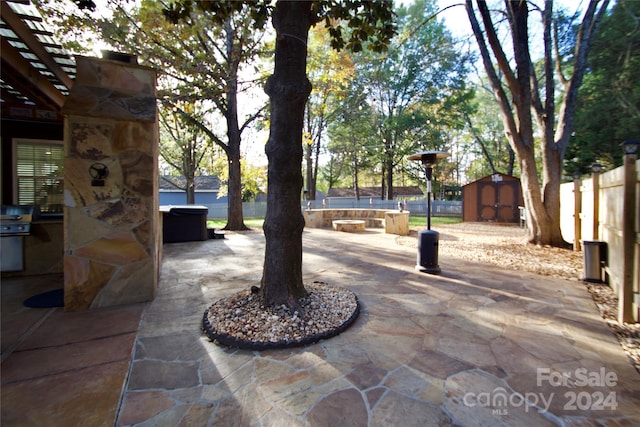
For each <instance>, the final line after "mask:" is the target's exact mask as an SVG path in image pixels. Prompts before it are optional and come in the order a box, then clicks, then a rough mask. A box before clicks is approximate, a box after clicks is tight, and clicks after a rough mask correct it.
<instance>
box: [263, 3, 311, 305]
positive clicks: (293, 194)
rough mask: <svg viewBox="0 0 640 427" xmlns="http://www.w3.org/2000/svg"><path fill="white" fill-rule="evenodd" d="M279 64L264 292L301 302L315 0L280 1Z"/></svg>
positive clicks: (275, 301)
mask: <svg viewBox="0 0 640 427" xmlns="http://www.w3.org/2000/svg"><path fill="white" fill-rule="evenodd" d="M272 21H273V27H274V28H275V30H276V48H275V68H274V72H273V75H272V76H270V77H269V79H268V80H267V83H266V85H265V92H266V93H267V95H269V99H270V101H271V128H270V132H269V140H268V141H267V145H266V148H265V151H266V154H267V158H268V161H269V165H268V174H267V176H268V191H267V214H266V218H265V222H264V226H263V228H264V233H265V238H266V249H265V260H264V269H263V273H262V281H261V284H262V287H261V295H262V298H263V303H264V304H265V305H266V306H275V305H281V304H285V305H287V306H288V307H290V308H299V304H298V299H299V298H300V297H302V296H304V295H305V294H306V291H305V289H304V285H303V283H302V230H303V229H304V218H303V216H302V212H301V210H300V197H301V190H302V184H303V179H302V173H301V165H302V155H303V149H302V129H303V124H304V107H305V104H306V102H307V99H308V97H309V94H310V93H311V83H310V82H309V80H308V79H307V76H306V63H307V38H308V33H309V28H310V27H311V24H312V14H311V2H303V1H300V2H298V1H278V2H277V4H276V7H275V10H274V12H273V17H272Z"/></svg>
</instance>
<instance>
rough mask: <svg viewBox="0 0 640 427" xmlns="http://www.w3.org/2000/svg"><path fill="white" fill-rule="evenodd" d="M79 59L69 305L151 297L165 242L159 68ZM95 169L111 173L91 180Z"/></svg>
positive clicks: (69, 147) (72, 128) (67, 261)
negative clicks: (160, 193)
mask: <svg viewBox="0 0 640 427" xmlns="http://www.w3.org/2000/svg"><path fill="white" fill-rule="evenodd" d="M76 63H77V70H78V73H77V77H76V81H75V83H74V86H73V88H72V89H71V92H70V94H69V96H68V98H67V100H66V102H65V104H64V108H63V112H64V115H65V136H64V140H65V141H64V143H65V160H64V181H65V190H64V249H65V254H64V291H65V292H64V303H65V310H67V311H77V310H84V309H88V308H93V307H106V306H113V305H120V304H129V303H136V302H144V301H150V300H152V299H153V298H154V296H155V292H156V288H157V282H158V266H159V262H160V259H159V258H160V255H159V254H160V249H161V246H160V245H161V242H162V239H161V236H160V235H159V230H160V227H159V215H158V213H157V212H158V197H157V194H158V172H157V171H158V164H157V162H158V160H157V159H158V126H157V120H156V89H155V82H156V73H155V71H154V70H153V69H150V68H147V67H142V66H138V65H136V64H131V63H124V62H118V61H111V60H103V59H97V58H87V57H80V56H79V57H76ZM92 166H95V167H97V168H98V169H100V168H103V167H106V168H107V169H108V176H106V177H105V178H104V179H103V180H102V182H92V181H93V179H92V175H91V172H92V171H91V170H90V169H91V168H92ZM93 175H94V177H95V170H94V171H93ZM100 184H102V185H100Z"/></svg>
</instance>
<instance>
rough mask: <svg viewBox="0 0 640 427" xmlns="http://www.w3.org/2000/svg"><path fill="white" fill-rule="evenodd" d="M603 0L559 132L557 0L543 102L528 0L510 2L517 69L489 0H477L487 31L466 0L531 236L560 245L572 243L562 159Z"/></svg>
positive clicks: (547, 31) (580, 46) (588, 23)
mask: <svg viewBox="0 0 640 427" xmlns="http://www.w3.org/2000/svg"><path fill="white" fill-rule="evenodd" d="M598 2H599V0H592V1H591V2H590V4H589V7H588V9H587V12H586V13H585V17H584V19H583V22H582V25H581V29H580V32H579V37H578V43H577V45H576V52H575V60H574V64H573V77H572V78H571V79H570V80H569V81H568V82H567V84H566V85H565V94H564V98H563V102H562V105H561V108H560V112H559V115H558V117H559V118H558V126H557V130H556V134H555V135H554V131H553V129H554V128H556V126H554V125H555V121H554V120H555V104H554V84H555V83H554V80H553V73H552V70H553V66H552V63H553V58H552V55H553V53H552V49H551V11H552V9H551V8H552V3H551V2H546V3H545V10H544V20H543V21H544V35H543V37H544V46H545V58H544V59H545V76H544V77H545V91H546V92H545V96H546V101H545V103H544V104H543V102H542V100H541V97H540V91H539V88H538V85H537V78H536V76H535V71H534V68H533V65H532V62H531V57H530V52H529V38H528V22H527V21H528V15H529V11H528V8H527V2H526V1H509V0H505V2H504V5H505V10H506V12H507V18H508V21H509V24H510V31H511V38H512V42H513V48H514V62H515V71H514V70H512V69H511V65H510V63H509V61H508V60H507V57H506V55H505V53H504V51H503V49H502V46H501V44H500V41H499V38H498V35H497V33H496V31H495V28H494V25H493V22H492V20H491V17H490V13H489V9H488V7H487V4H486V2H485V1H481V0H477V1H476V3H477V6H478V10H479V12H480V16H481V17H482V22H483V24H484V33H483V31H482V29H481V28H480V25H479V24H478V21H477V19H476V17H475V12H474V10H473V6H472V4H471V0H466V8H467V15H468V17H469V21H470V23H471V27H472V29H473V33H474V35H475V37H476V40H477V42H478V47H479V49H480V54H481V56H482V60H483V63H484V68H485V70H486V72H487V75H488V76H489V80H490V81H491V86H492V88H493V91H494V96H495V98H496V99H497V100H498V102H499V104H500V109H501V113H502V120H503V124H504V129H505V135H506V137H507V139H508V140H509V144H510V146H511V148H512V149H513V151H514V152H515V155H516V158H517V160H518V164H519V166H520V171H521V184H522V189H523V197H524V205H525V207H526V208H527V217H528V218H527V221H528V228H529V241H530V242H531V243H536V244H539V245H552V246H558V247H568V246H569V245H568V243H567V242H565V241H564V239H563V237H562V233H561V230H560V183H561V174H562V162H563V159H564V153H565V150H566V145H567V143H568V138H569V134H570V128H571V124H572V117H573V111H574V107H575V98H576V93H577V89H578V87H579V86H580V83H581V80H582V76H583V74H584V70H585V65H586V64H585V62H584V58H585V57H586V53H587V51H588V48H589V42H590V40H591V37H592V36H593V34H594V32H595V26H596V25H595V24H597V22H598V21H599V17H600V16H601V15H600V14H601V13H604V9H606V5H607V3H608V0H605V1H604V2H603V4H602V5H601V9H600V12H599V13H598V17H597V18H596V19H595V21H593V17H594V15H595V12H596V9H597V3H598ZM603 8H604V9H603ZM592 24H593V25H592ZM587 29H588V30H587ZM485 35H486V39H485ZM487 42H488V44H489V45H490V46H491V50H492V52H493V55H494V57H495V58H496V62H497V67H498V68H499V69H500V71H501V72H502V74H503V75H504V79H505V81H506V85H505V86H506V88H507V89H508V91H509V93H510V95H511V97H510V99H509V97H508V96H507V93H506V90H505V87H504V86H503V84H502V82H501V80H500V78H499V77H498V75H497V73H496V70H495V68H494V65H493V63H492V61H491V58H490V56H489V48H488V46H487ZM532 111H533V112H532ZM534 114H535V118H536V120H537V122H538V125H539V128H540V130H541V133H542V137H541V140H542V145H543V159H542V170H543V182H542V185H540V181H539V179H538V172H537V168H536V159H535V150H534V144H535V139H534V135H533V116H534Z"/></svg>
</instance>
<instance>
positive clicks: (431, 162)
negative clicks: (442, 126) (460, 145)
mask: <svg viewBox="0 0 640 427" xmlns="http://www.w3.org/2000/svg"><path fill="white" fill-rule="evenodd" d="M448 156H449V153H447V152H444V151H422V152H420V153H416V154H412V155H410V156H409V157H407V159H408V160H419V161H420V162H421V163H422V165H423V166H424V168H425V174H426V176H427V229H426V230H420V232H419V233H418V259H417V262H416V269H417V270H420V271H422V272H425V273H431V274H438V273H440V266H439V265H438V240H439V237H440V235H439V233H438V232H437V231H434V230H431V177H432V174H433V167H434V166H435V164H436V163H437V162H438V160H440V159H442V158H445V157H448Z"/></svg>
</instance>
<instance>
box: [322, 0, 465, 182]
mask: <svg viewBox="0 0 640 427" xmlns="http://www.w3.org/2000/svg"><path fill="white" fill-rule="evenodd" d="M436 11H437V5H436V2H435V1H431V0H429V1H426V0H419V1H416V2H415V3H413V4H412V5H411V6H409V7H408V8H407V7H401V8H399V9H397V10H396V14H397V16H398V22H399V24H398V35H397V37H395V38H394V39H393V40H392V41H391V44H390V45H389V48H388V50H387V51H386V52H385V53H383V54H377V53H375V52H362V53H360V54H358V55H354V56H353V61H354V63H355V64H356V75H357V78H356V79H355V80H354V82H352V87H351V88H350V94H351V95H350V96H349V97H347V98H345V99H344V101H343V105H342V108H341V110H340V111H341V113H340V114H339V115H338V119H339V120H338V121H336V122H334V123H332V125H331V126H330V137H331V140H332V142H331V144H330V146H329V148H330V151H331V152H332V153H333V155H334V156H336V157H337V158H339V159H342V161H343V162H345V163H349V164H350V165H351V166H350V167H343V168H341V170H342V172H343V173H348V174H353V173H354V168H355V167H356V166H358V165H359V168H360V169H361V170H362V169H366V170H367V171H369V172H371V171H372V170H376V171H377V173H378V174H380V173H384V174H386V177H387V180H393V174H394V173H399V175H403V174H404V175H408V176H410V177H412V178H413V179H414V180H415V182H422V181H423V179H421V178H420V176H421V174H422V173H423V171H422V169H421V168H420V167H419V165H413V164H412V163H407V162H406V157H407V155H409V154H411V153H413V152H415V151H421V150H433V149H446V148H447V147H448V144H449V142H450V140H451V138H450V136H451V135H450V132H451V131H453V130H454V129H459V128H462V127H463V126H464V120H463V118H462V115H461V114H460V110H461V103H462V102H463V101H464V100H466V99H468V98H469V97H470V96H471V94H472V91H471V90H470V89H468V88H467V85H466V75H467V66H468V59H469V58H468V57H467V56H466V55H464V54H461V52H460V50H459V49H458V48H457V46H456V45H455V41H454V40H453V38H452V37H451V35H450V34H449V33H448V31H447V30H446V28H445V27H444V24H442V23H441V22H439V21H437V20H436V19H435V17H434V14H435V12H436ZM347 154H348V155H347ZM354 180H355V178H354ZM376 183H377V185H379V183H380V177H378V179H376Z"/></svg>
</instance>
